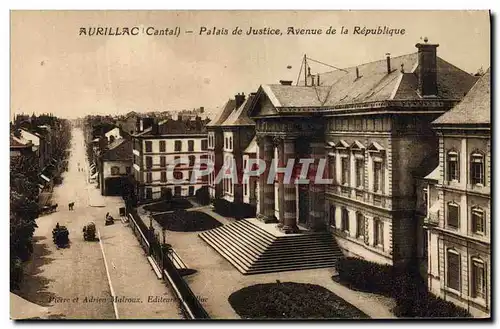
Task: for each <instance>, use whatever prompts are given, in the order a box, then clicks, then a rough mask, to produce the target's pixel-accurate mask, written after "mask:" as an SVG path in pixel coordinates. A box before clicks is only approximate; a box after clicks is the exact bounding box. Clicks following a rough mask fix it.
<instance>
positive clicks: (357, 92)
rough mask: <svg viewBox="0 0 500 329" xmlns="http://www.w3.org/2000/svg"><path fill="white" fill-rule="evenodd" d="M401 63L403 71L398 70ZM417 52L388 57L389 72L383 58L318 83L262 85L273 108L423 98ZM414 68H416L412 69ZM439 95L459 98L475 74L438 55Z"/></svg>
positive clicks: (325, 76)
mask: <svg viewBox="0 0 500 329" xmlns="http://www.w3.org/2000/svg"><path fill="white" fill-rule="evenodd" d="M401 65H403V70H404V73H402V72H401ZM417 67H418V53H417V52H415V53H411V54H407V55H402V56H398V57H392V58H391V73H389V74H388V73H387V62H386V59H383V60H380V61H375V62H370V63H366V64H362V65H358V66H357V68H358V72H359V77H357V76H356V66H353V67H350V68H346V69H344V70H335V71H331V72H326V73H322V74H320V85H319V86H307V87H306V86H287V85H281V84H271V85H263V86H262V89H263V91H264V92H265V93H266V94H267V96H268V97H269V99H270V100H271V102H272V103H273V105H274V106H275V107H276V108H279V107H322V106H324V107H334V106H341V105H346V104H356V103H365V102H375V101H385V100H391V99H394V100H412V99H422V97H421V96H420V95H418V93H417V77H416V73H415V72H417V70H416V69H417ZM414 70H415V71H414ZM437 70H438V72H437V75H438V95H437V96H438V98H441V99H452V100H459V99H461V98H462V97H463V96H464V94H465V93H466V92H467V91H468V90H469V89H470V87H471V86H472V85H473V84H474V82H475V81H476V77H474V76H472V75H470V74H469V73H467V72H464V71H462V70H460V69H459V68H457V67H455V66H454V65H452V64H450V63H448V62H446V61H445V60H443V59H441V58H439V57H437Z"/></svg>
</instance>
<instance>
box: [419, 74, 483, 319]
mask: <svg viewBox="0 0 500 329" xmlns="http://www.w3.org/2000/svg"><path fill="white" fill-rule="evenodd" d="M490 97H491V96H490V70H488V71H487V72H486V74H484V76H482V77H481V78H480V79H479V80H478V81H477V83H476V84H475V85H474V86H473V87H472V89H471V90H470V91H469V93H468V94H467V95H466V96H465V97H464V99H463V101H462V102H460V103H459V104H458V105H457V106H455V107H454V108H453V109H451V110H450V111H448V112H446V113H445V114H443V115H442V116H441V117H439V118H438V119H437V120H435V121H434V122H433V126H434V128H435V130H436V131H437V133H438V136H439V148H438V149H439V164H438V166H436V168H435V170H434V171H433V172H432V173H431V174H429V175H428V176H427V177H425V179H424V183H425V184H421V185H420V191H421V193H420V195H421V198H420V199H419V200H420V202H419V204H420V205H423V208H424V209H423V210H424V211H423V214H424V218H425V219H424V221H425V226H426V235H425V238H426V243H425V245H426V251H427V272H428V275H427V282H428V287H429V290H430V291H431V292H432V293H434V294H436V295H437V296H440V297H441V298H443V299H446V300H448V301H452V302H454V303H455V304H457V305H459V306H461V307H463V308H465V309H467V310H469V311H470V312H471V313H472V314H473V315H474V316H488V315H489V314H490V310H491V295H490V292H491V249H490V248H491V247H490V246H491V245H490V243H491V235H492V231H491V214H492V213H491V194H490V193H491V182H492V181H491V117H490V111H491V105H490Z"/></svg>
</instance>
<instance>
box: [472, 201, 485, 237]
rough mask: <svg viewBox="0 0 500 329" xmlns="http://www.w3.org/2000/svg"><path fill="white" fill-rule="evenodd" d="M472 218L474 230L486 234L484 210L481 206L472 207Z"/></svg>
mask: <svg viewBox="0 0 500 329" xmlns="http://www.w3.org/2000/svg"><path fill="white" fill-rule="evenodd" d="M471 219H472V223H471V224H472V232H474V233H479V234H484V226H485V225H484V222H485V220H484V211H483V209H481V208H479V207H472V211H471Z"/></svg>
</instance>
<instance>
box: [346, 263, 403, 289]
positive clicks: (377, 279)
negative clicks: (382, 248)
mask: <svg viewBox="0 0 500 329" xmlns="http://www.w3.org/2000/svg"><path fill="white" fill-rule="evenodd" d="M337 271H338V273H339V278H340V280H341V281H343V282H346V283H348V284H349V285H351V286H352V287H353V288H355V289H358V290H362V291H369V292H375V293H379V294H383V295H392V287H393V284H394V277H393V272H392V266H389V265H382V264H377V263H374V262H368V261H365V260H362V259H358V258H354V257H345V258H341V259H339V260H338V262H337Z"/></svg>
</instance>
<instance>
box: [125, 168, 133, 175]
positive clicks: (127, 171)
mask: <svg viewBox="0 0 500 329" xmlns="http://www.w3.org/2000/svg"><path fill="white" fill-rule="evenodd" d="M125 172H126V173H127V175H130V173H131V172H132V168H131V167H125Z"/></svg>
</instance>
